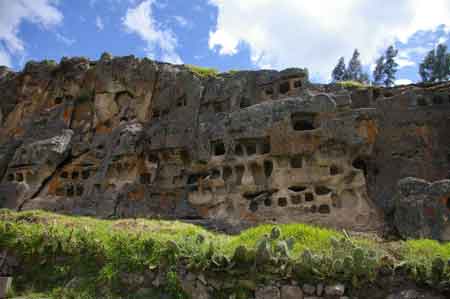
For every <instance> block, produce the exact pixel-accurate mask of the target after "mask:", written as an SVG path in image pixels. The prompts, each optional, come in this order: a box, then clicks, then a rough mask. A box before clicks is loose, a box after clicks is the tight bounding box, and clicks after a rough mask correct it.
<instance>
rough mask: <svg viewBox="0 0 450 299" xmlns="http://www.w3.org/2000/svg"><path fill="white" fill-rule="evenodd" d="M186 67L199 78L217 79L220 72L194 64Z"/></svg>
mask: <svg viewBox="0 0 450 299" xmlns="http://www.w3.org/2000/svg"><path fill="white" fill-rule="evenodd" d="M185 66H186V67H187V68H188V69H189V70H191V72H193V73H194V74H196V75H198V76H199V77H217V75H218V74H219V71H218V70H217V69H215V68H208V67H202V66H197V65H192V64H185Z"/></svg>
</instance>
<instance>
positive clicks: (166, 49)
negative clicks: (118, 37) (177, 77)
mask: <svg viewBox="0 0 450 299" xmlns="http://www.w3.org/2000/svg"><path fill="white" fill-rule="evenodd" d="M154 2H155V0H146V1H144V2H142V3H141V4H139V5H138V6H136V7H134V8H129V9H128V10H127V13H126V15H125V17H123V19H122V23H123V25H124V27H125V29H126V30H127V31H128V32H130V33H135V34H137V35H138V36H139V37H140V38H141V39H142V40H144V41H145V42H146V43H147V49H146V50H147V55H148V56H149V57H151V58H155V50H156V49H159V50H160V52H161V55H159V56H160V57H159V58H160V59H161V60H163V61H167V62H171V63H176V64H181V63H183V61H182V60H181V58H180V56H179V55H178V54H177V52H176V47H177V44H178V41H177V38H176V36H175V34H174V33H173V32H172V31H171V30H170V29H167V28H161V24H159V23H158V22H156V20H155V19H154V18H153V14H152V4H154Z"/></svg>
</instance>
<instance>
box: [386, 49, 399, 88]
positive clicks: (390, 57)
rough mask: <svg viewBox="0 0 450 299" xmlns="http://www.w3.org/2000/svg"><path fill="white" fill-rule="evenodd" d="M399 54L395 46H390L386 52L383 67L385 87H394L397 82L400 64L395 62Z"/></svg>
mask: <svg viewBox="0 0 450 299" xmlns="http://www.w3.org/2000/svg"><path fill="white" fill-rule="evenodd" d="M397 54H398V50H397V49H395V48H394V46H390V47H389V48H388V49H387V50H386V54H385V56H386V61H385V63H384V66H383V72H384V75H385V77H384V85H385V86H388V87H389V86H392V85H394V82H395V74H396V73H397V67H398V63H397V62H395V57H396V56H397Z"/></svg>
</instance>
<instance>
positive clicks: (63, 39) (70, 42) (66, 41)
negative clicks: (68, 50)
mask: <svg viewBox="0 0 450 299" xmlns="http://www.w3.org/2000/svg"><path fill="white" fill-rule="evenodd" d="M56 39H57V40H59V41H60V42H62V43H63V44H65V45H66V46H71V45H73V44H74V43H75V42H76V40H75V39H73V38H69V37H67V36H64V35H62V34H61V33H56Z"/></svg>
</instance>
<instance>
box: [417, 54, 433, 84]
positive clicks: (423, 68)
mask: <svg viewBox="0 0 450 299" xmlns="http://www.w3.org/2000/svg"><path fill="white" fill-rule="evenodd" d="M435 63H436V52H435V50H434V49H433V50H431V51H430V52H428V54H427V55H426V56H425V58H424V59H423V61H422V63H421V64H420V65H419V75H420V77H421V78H422V81H423V82H433V81H434V80H435V78H434V75H435V74H434V72H433V70H434V69H435Z"/></svg>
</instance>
